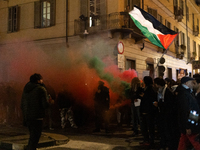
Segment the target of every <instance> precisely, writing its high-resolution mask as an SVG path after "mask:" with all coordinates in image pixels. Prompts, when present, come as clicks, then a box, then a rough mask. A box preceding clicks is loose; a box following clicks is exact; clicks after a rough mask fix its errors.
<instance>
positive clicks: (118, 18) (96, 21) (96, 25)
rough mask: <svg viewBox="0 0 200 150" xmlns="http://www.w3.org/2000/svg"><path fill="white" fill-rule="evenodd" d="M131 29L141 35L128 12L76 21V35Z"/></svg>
mask: <svg viewBox="0 0 200 150" xmlns="http://www.w3.org/2000/svg"><path fill="white" fill-rule="evenodd" d="M116 29H130V30H132V31H135V32H137V33H139V34H142V33H141V32H140V30H139V29H138V28H137V27H136V26H135V24H134V22H133V21H132V20H131V18H130V16H129V14H128V13H127V12H114V13H111V14H108V15H106V16H97V17H92V19H89V20H87V21H86V22H85V21H82V20H81V19H76V20H75V21H74V34H75V35H80V34H83V33H84V31H85V30H87V31H88V32H89V33H96V32H99V31H101V30H116Z"/></svg>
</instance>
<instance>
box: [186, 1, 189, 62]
mask: <svg viewBox="0 0 200 150" xmlns="http://www.w3.org/2000/svg"><path fill="white" fill-rule="evenodd" d="M185 8H186V23H185V25H186V39H187V48H186V50H187V64H188V63H189V61H190V60H189V59H190V51H189V47H188V26H187V19H188V18H187V14H188V12H187V0H185ZM188 15H189V14H188Z"/></svg>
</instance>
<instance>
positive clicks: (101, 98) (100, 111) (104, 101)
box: [93, 81, 110, 132]
mask: <svg viewBox="0 0 200 150" xmlns="http://www.w3.org/2000/svg"><path fill="white" fill-rule="evenodd" d="M109 105H110V95H109V89H108V88H107V87H106V86H104V82H103V81H99V86H98V90H97V92H96V93H95V97H94V109H95V127H96V128H95V129H94V130H93V132H100V129H101V127H102V126H103V125H102V124H103V123H104V124H105V131H106V132H108V119H107V118H106V113H107V111H108V110H109Z"/></svg>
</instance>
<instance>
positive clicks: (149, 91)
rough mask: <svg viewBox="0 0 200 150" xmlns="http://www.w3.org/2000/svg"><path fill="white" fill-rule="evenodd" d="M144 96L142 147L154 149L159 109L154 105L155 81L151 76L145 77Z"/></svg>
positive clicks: (142, 107)
mask: <svg viewBox="0 0 200 150" xmlns="http://www.w3.org/2000/svg"><path fill="white" fill-rule="evenodd" d="M143 81H144V84H145V88H144V95H143V97H142V99H141V103H140V114H141V130H142V134H143V137H144V139H143V142H141V143H140V145H142V146H150V147H154V136H155V135H154V134H155V113H156V110H157V107H155V106H154V105H153V103H154V102H155V101H157V95H156V92H155V91H154V89H153V80H152V78H151V77H150V76H145V77H144V79H143Z"/></svg>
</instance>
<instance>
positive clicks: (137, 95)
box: [130, 87, 144, 104]
mask: <svg viewBox="0 0 200 150" xmlns="http://www.w3.org/2000/svg"><path fill="white" fill-rule="evenodd" d="M143 93H144V89H143V88H142V87H138V89H137V90H136V91H133V90H131V91H130V97H131V103H133V104H134V101H135V99H141V98H142V97H141V96H140V95H141V94H143Z"/></svg>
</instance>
